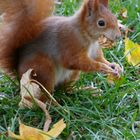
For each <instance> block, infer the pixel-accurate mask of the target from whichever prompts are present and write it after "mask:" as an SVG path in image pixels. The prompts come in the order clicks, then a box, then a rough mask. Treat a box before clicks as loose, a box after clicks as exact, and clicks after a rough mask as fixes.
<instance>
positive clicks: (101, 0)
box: [99, 0, 108, 8]
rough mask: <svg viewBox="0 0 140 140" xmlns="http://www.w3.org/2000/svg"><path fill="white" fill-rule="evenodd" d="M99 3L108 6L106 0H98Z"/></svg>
mask: <svg viewBox="0 0 140 140" xmlns="http://www.w3.org/2000/svg"><path fill="white" fill-rule="evenodd" d="M99 2H100V3H101V4H103V5H104V6H105V7H106V8H108V0H99Z"/></svg>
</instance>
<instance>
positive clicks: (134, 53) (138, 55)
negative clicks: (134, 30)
mask: <svg viewBox="0 0 140 140" xmlns="http://www.w3.org/2000/svg"><path fill="white" fill-rule="evenodd" d="M125 55H126V59H127V61H128V63H129V64H131V65H133V66H136V65H138V66H139V65H140V45H138V44H137V43H134V42H133V41H131V40H129V39H128V38H126V39H125Z"/></svg>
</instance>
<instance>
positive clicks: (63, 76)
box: [55, 67, 73, 86]
mask: <svg viewBox="0 0 140 140" xmlns="http://www.w3.org/2000/svg"><path fill="white" fill-rule="evenodd" d="M72 73H73V71H72V70H68V69H64V68H62V67H57V70H56V73H55V74H56V75H55V86H57V85H58V84H60V83H63V82H64V81H65V80H68V79H69V78H70V76H71V75H72Z"/></svg>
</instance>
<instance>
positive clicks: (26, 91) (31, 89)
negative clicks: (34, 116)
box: [19, 69, 43, 108]
mask: <svg viewBox="0 0 140 140" xmlns="http://www.w3.org/2000/svg"><path fill="white" fill-rule="evenodd" d="M32 72H33V70H32V69H29V70H28V71H27V72H26V73H24V74H23V75H22V78H21V80H20V95H21V101H20V103H19V106H20V107H21V108H24V107H28V108H32V105H33V104H32V100H31V101H30V100H27V98H36V99H40V97H41V96H42V95H43V93H42V91H41V89H40V87H39V85H37V84H36V83H33V82H31V77H32Z"/></svg>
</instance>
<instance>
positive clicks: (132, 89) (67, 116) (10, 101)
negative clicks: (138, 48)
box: [0, 0, 140, 140]
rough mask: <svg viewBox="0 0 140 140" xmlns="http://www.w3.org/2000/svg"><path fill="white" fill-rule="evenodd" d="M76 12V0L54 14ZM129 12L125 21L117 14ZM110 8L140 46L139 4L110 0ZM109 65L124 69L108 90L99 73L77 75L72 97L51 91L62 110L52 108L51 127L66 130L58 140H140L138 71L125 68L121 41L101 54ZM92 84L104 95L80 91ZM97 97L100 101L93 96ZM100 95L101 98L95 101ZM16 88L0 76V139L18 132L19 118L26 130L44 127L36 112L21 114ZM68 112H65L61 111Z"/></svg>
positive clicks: (65, 4) (40, 114)
mask: <svg viewBox="0 0 140 140" xmlns="http://www.w3.org/2000/svg"><path fill="white" fill-rule="evenodd" d="M78 7H79V2H78V0H65V1H64V3H63V5H60V6H57V9H56V13H57V14H58V15H71V14H72V13H73V12H74V11H75V10H76V9H77V8H78ZM124 8H125V9H127V11H128V17H127V18H126V19H123V18H122V17H121V16H120V14H119V13H120V11H121V9H124ZM110 9H112V11H113V13H114V14H116V16H117V17H118V19H120V20H121V21H122V23H123V24H125V25H127V26H128V27H129V28H133V29H134V32H133V33H130V34H129V38H130V39H132V40H133V41H134V42H138V43H139V44H140V1H139V0H112V1H111V2H110ZM105 55H106V57H107V59H108V60H109V61H112V62H117V63H119V64H120V65H121V66H123V67H124V74H123V76H122V78H121V80H119V81H116V83H115V85H110V84H108V82H107V78H106V77H105V76H104V75H103V74H100V73H94V74H93V73H89V74H81V77H80V80H79V81H78V82H77V83H76V85H75V87H74V90H73V94H67V93H65V92H64V91H63V90H62V89H59V90H57V91H55V93H54V97H55V98H56V99H57V101H58V102H59V103H60V104H61V107H55V106H50V107H49V111H50V114H51V116H52V118H53V123H55V122H56V121H58V120H59V119H61V118H64V120H65V122H66V124H67V127H66V129H65V130H64V131H63V133H62V134H61V135H60V137H59V138H58V139H59V140H65V139H68V140H72V139H73V140H74V139H76V140H78V139H83V140H139V139H140V70H139V68H137V67H133V66H131V65H129V64H128V63H127V61H126V59H125V56H124V42H123V39H122V40H121V41H119V42H118V43H117V45H116V47H115V48H113V49H111V50H105ZM89 85H94V86H96V87H97V88H98V89H101V90H102V92H101V93H100V94H99V93H97V92H96V91H95V93H93V92H90V91H84V90H80V89H79V87H81V86H89ZM97 95H98V96H97ZM99 95H100V96H99ZM19 101H20V96H19V84H18V82H17V81H12V80H11V79H10V78H8V77H7V76H6V75H3V74H2V75H1V77H0V139H1V140H8V138H7V137H6V131H7V128H8V127H11V130H12V131H14V132H17V131H18V126H19V125H18V118H20V119H21V121H22V122H24V123H25V124H27V125H30V126H35V127H37V128H42V127H43V123H44V120H45V116H44V114H43V113H42V112H41V110H40V109H38V108H35V109H32V110H29V109H20V108H19V107H18V103H19ZM65 110H67V111H65Z"/></svg>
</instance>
